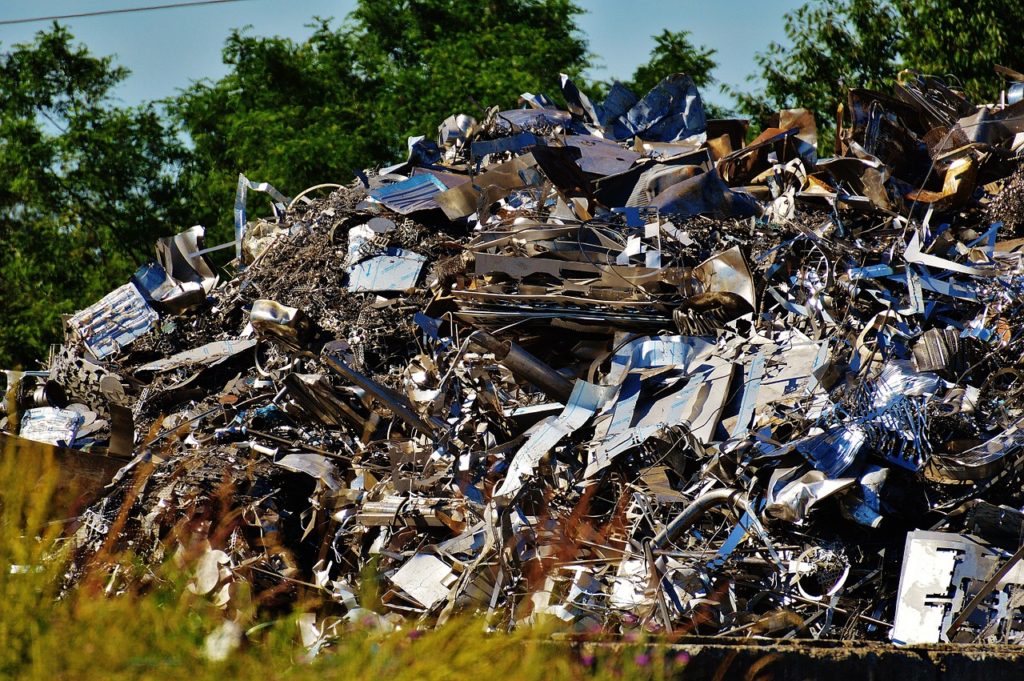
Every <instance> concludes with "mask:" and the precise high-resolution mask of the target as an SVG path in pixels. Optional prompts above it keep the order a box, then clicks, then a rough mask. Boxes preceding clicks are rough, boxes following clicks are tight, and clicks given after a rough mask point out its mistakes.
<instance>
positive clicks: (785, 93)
mask: <svg viewBox="0 0 1024 681" xmlns="http://www.w3.org/2000/svg"><path fill="white" fill-rule="evenodd" d="M785 31H786V37H787V43H788V44H780V43H771V44H770V45H769V46H768V50H767V51H766V52H763V53H761V54H758V55H757V56H756V57H755V62H756V64H757V72H756V73H755V74H753V75H751V76H750V78H749V80H751V81H754V82H757V83H758V86H759V87H758V92H757V93H751V92H741V91H737V90H732V91H731V92H732V94H733V95H734V96H735V97H736V99H737V101H738V102H739V105H740V108H741V109H742V110H744V111H745V112H747V113H748V114H751V115H753V116H755V117H757V118H763V117H764V116H765V115H767V114H769V113H771V112H774V111H776V110H778V109H780V108H788V107H795V106H803V107H807V108H809V109H811V110H812V111H814V112H815V116H816V118H817V122H818V127H819V130H823V131H825V132H826V133H827V132H828V131H830V130H831V129H833V128H834V123H835V117H836V108H837V105H838V104H839V103H840V102H842V101H843V100H844V98H845V91H846V88H847V87H867V88H873V89H881V90H888V89H889V88H891V86H892V84H893V82H894V81H895V80H896V78H897V76H898V74H899V72H900V70H902V69H904V68H907V69H912V70H914V71H918V72H920V73H925V74H930V75H936V76H940V77H943V78H945V79H946V80H947V82H948V83H949V84H950V85H953V86H954V87H961V88H962V89H963V90H964V92H965V94H966V95H967V97H968V98H970V99H972V100H974V101H976V102H986V101H994V100H995V99H996V98H997V96H998V93H999V89H1000V87H1001V82H1000V79H999V77H998V76H997V75H996V74H995V73H994V71H993V69H992V67H993V66H994V65H995V64H1003V65H1005V66H1010V67H1015V66H1016V65H1020V66H1024V42H1022V41H1021V40H1020V35H1021V32H1022V31H1024V14H1022V13H1021V11H1020V2H1019V0H977V1H976V2H972V3H962V2H955V1H954V0H811V2H808V3H806V4H804V5H803V6H801V7H799V8H798V9H796V10H794V11H793V12H790V13H788V14H786V18H785ZM825 138H826V139H827V138H828V136H827V135H826V136H825Z"/></svg>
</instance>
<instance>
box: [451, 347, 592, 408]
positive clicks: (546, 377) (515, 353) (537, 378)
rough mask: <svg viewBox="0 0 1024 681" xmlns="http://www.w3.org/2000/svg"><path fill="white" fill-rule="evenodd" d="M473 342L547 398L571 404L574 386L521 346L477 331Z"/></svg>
mask: <svg viewBox="0 0 1024 681" xmlns="http://www.w3.org/2000/svg"><path fill="white" fill-rule="evenodd" d="M469 339H470V341H472V342H473V343H476V344H477V345H479V346H480V347H482V348H484V349H485V350H487V351H488V352H493V353H494V357H495V359H497V360H498V362H500V363H501V364H503V365H504V366H506V367H508V370H509V371H511V372H512V373H513V374H514V375H515V377H516V378H519V379H522V380H524V381H526V382H527V383H530V384H532V385H535V386H537V387H538V388H540V390H541V391H542V392H543V393H544V394H545V395H547V396H548V397H550V398H552V399H555V400H558V401H559V402H561V403H562V404H568V403H569V396H570V395H571V394H572V386H573V382H572V381H570V380H569V379H567V378H566V377H565V376H563V375H562V374H560V373H558V372H557V371H555V370H554V369H552V368H551V367H550V366H548V365H547V364H545V363H544V362H542V361H540V360H539V359H537V358H536V357H534V356H533V355H531V354H530V353H529V352H527V351H526V350H524V349H523V348H522V347H520V346H519V345H517V344H515V343H513V342H511V341H503V340H501V339H499V338H496V337H495V336H492V335H491V334H489V333H487V332H486V331H474V332H473V334H472V335H471V336H470V337H469Z"/></svg>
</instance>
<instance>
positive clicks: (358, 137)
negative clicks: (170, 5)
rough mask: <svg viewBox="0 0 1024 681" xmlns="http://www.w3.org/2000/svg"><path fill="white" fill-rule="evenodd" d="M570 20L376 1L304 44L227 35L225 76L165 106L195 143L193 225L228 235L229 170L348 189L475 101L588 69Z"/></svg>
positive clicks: (505, 4)
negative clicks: (358, 174)
mask: <svg viewBox="0 0 1024 681" xmlns="http://www.w3.org/2000/svg"><path fill="white" fill-rule="evenodd" d="M579 12H580V10H579V9H578V8H577V7H576V6H575V5H574V4H573V3H571V2H568V1H567V0H502V1H500V2H498V1H493V2H487V3H463V2H455V1H453V0H419V1H414V2H411V1H408V0H375V1H373V2H361V3H359V5H358V6H357V8H356V9H355V11H354V12H353V13H352V14H351V15H350V16H349V18H348V19H347V21H346V22H345V23H344V24H343V25H342V26H341V28H340V29H335V28H332V25H331V22H329V21H320V22H319V23H318V24H317V25H316V27H315V29H314V30H313V33H312V35H311V36H310V37H309V38H308V39H307V40H305V41H303V42H295V41H292V40H288V39H286V38H278V37H253V36H248V35H245V34H243V33H241V32H238V31H235V32H234V33H232V34H231V36H230V37H229V38H228V40H227V46H226V47H225V49H224V61H225V63H226V64H227V65H228V66H229V67H230V72H229V73H228V74H227V75H226V76H225V77H224V78H222V79H220V80H218V81H216V82H201V83H197V84H195V85H194V86H192V87H191V88H189V89H188V90H187V91H185V92H184V93H183V94H182V95H181V96H180V97H179V98H178V100H177V102H176V103H175V105H174V107H173V113H174V116H175V118H176V120H177V121H178V123H179V124H180V125H181V126H182V128H183V129H184V131H185V132H186V133H187V134H188V136H189V138H190V139H191V140H192V142H193V144H194V149H193V154H192V159H191V160H190V163H189V165H188V166H187V168H186V171H185V173H184V181H183V184H184V185H185V186H186V188H187V191H186V193H187V195H188V196H189V197H190V199H191V201H192V205H193V207H194V210H195V214H196V216H197V219H199V220H200V221H204V224H206V225H207V226H213V225H217V226H219V230H217V231H215V232H214V234H215V235H220V236H222V237H226V236H227V231H226V226H227V225H229V224H230V219H231V218H230V215H231V206H232V204H231V201H230V197H231V195H232V194H233V192H234V187H235V179H236V177H237V173H238V172H242V173H245V174H246V175H247V176H249V177H251V178H253V179H258V180H261V181H267V182H270V183H272V184H274V185H275V186H276V187H278V188H279V189H281V190H282V191H284V192H292V193H297V192H299V191H301V190H303V189H305V188H306V187H309V186H312V185H314V184H318V183H321V182H347V181H349V179H350V178H351V177H352V175H353V172H354V171H356V170H359V169H361V168H364V167H368V166H373V165H375V164H382V163H390V162H394V161H396V160H400V157H404V153H405V142H406V138H407V137H409V136H414V135H426V136H427V137H428V138H433V137H434V136H435V135H436V132H437V125H438V124H439V123H440V122H441V121H442V120H444V118H446V117H447V116H449V115H450V114H452V113H455V112H459V111H465V110H466V109H467V107H472V106H473V105H472V103H473V102H475V103H476V106H475V109H474V110H470V111H466V112H467V113H471V114H477V115H480V114H482V113H483V111H484V109H485V108H486V107H487V106H491V105H494V104H497V105H502V106H505V107H513V106H515V103H516V98H517V97H518V95H519V94H520V93H522V92H524V91H527V90H532V91H534V92H537V91H541V90H548V91H550V90H552V89H553V88H555V87H557V84H558V74H559V72H560V71H568V72H570V73H578V72H579V71H580V70H581V69H582V68H583V67H585V66H586V64H587V61H586V57H587V52H586V42H585V41H584V39H583V38H582V36H581V35H580V34H579V32H578V31H577V30H576V25H575V23H574V17H575V16H576V15H577V14H579ZM527 45H528V46H529V48H530V49H528V50H524V49H522V47H523V46H527Z"/></svg>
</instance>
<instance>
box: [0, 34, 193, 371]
mask: <svg viewBox="0 0 1024 681" xmlns="http://www.w3.org/2000/svg"><path fill="white" fill-rule="evenodd" d="M126 74H127V72H126V71H125V70H124V69H122V68H119V67H115V66H113V64H112V63H111V61H110V60H109V59H107V58H96V57H93V56H91V55H89V53H88V52H87V51H86V50H85V49H84V48H82V47H80V46H75V45H74V44H73V43H72V38H71V35H70V34H69V33H68V32H67V30H66V29H63V28H60V27H57V26H55V27H54V28H53V29H52V30H50V31H47V32H43V33H40V34H39V36H38V38H37V40H36V41H35V42H34V43H33V44H30V45H19V46H16V47H15V49H14V50H13V51H11V52H9V53H7V54H5V55H3V56H0V254H2V255H0V291H2V293H0V297H2V301H3V303H2V305H0V308H2V310H3V311H2V313H0V359H2V360H4V361H2V362H0V365H3V366H11V365H19V364H20V365H25V366H29V365H30V363H31V361H32V360H33V359H34V358H39V357H43V356H45V350H46V347H47V344H48V343H49V342H51V341H52V340H53V339H54V337H55V335H56V332H57V330H58V329H59V316H60V314H62V313H67V312H72V311H74V310H75V309H77V308H79V307H80V306H82V305H83V304H85V303H88V302H92V301H94V300H95V299H96V298H98V297H100V296H101V295H102V294H103V293H106V292H107V291H108V290H109V289H110V288H111V282H115V281H118V280H123V279H124V278H125V277H126V276H127V275H128V274H130V272H131V271H132V270H133V269H134V267H135V266H136V265H137V264H138V262H139V261H140V260H142V259H144V258H145V257H146V255H148V253H149V252H151V249H152V243H153V240H154V239H155V238H156V237H157V236H160V235H161V234H164V233H165V232H166V231H167V230H168V226H167V225H165V224H163V223H164V220H165V219H166V218H167V217H168V215H169V214H170V213H172V212H174V210H175V209H176V207H177V206H178V199H177V194H176V191H175V168H176V167H177V164H178V163H179V162H180V160H181V158H182V151H183V150H182V148H181V146H180V143H179V141H178V140H177V139H176V138H175V137H174V136H173V135H172V134H170V133H169V132H168V129H167V127H166V126H165V125H164V124H163V122H162V120H161V117H160V115H159V113H158V111H157V110H156V109H155V108H154V107H153V106H144V107H138V108H119V107H115V106H113V105H112V103H111V91H112V89H113V88H114V87H115V86H116V85H117V83H119V82H120V81H121V80H122V79H123V78H124V77H125V76H126Z"/></svg>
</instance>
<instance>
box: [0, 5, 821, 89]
mask: <svg viewBox="0 0 1024 681" xmlns="http://www.w3.org/2000/svg"><path fill="white" fill-rule="evenodd" d="M164 2H168V0H161V1H160V2H156V1H154V0H0V19H18V18H27V17H37V16H43V15H55V14H67V13H75V12H86V11H92V10H102V9H118V8H126V7H139V6H143V5H152V4H163V3H164ZM578 4H579V5H580V6H582V7H583V8H584V9H585V10H586V11H587V13H586V14H585V15H584V16H583V17H582V18H581V19H580V22H579V23H580V28H581V29H582V30H583V32H584V33H585V34H586V36H587V39H588V40H589V43H590V50H591V52H593V53H594V54H596V55H597V56H598V57H599V61H600V65H599V66H598V67H597V68H595V69H593V70H592V72H591V73H590V74H589V75H591V76H593V77H598V78H613V77H627V76H629V75H630V74H631V73H632V72H633V69H634V68H635V67H636V66H637V64H640V63H642V62H644V61H646V60H647V58H648V55H649V54H650V51H651V48H652V46H653V41H652V40H651V36H652V35H655V34H657V33H660V32H661V30H662V29H663V28H668V29H671V30H679V29H687V30H690V31H691V32H692V34H693V41H694V42H695V43H697V44H703V45H706V46H708V47H712V48H715V49H717V50H718V53H717V54H716V55H715V58H716V60H717V61H718V63H719V67H718V69H717V70H716V72H715V74H714V75H715V77H716V78H717V79H718V80H719V81H721V82H723V83H728V84H732V85H740V86H746V85H747V84H746V81H745V78H746V77H747V75H749V74H750V73H751V72H752V71H753V70H754V69H753V67H754V62H753V57H754V54H756V53H757V52H760V51H763V50H764V49H765V48H766V47H767V46H768V43H769V42H771V41H776V42H784V40H785V33H784V31H783V19H782V17H783V14H785V13H786V12H787V11H789V10H791V9H793V8H795V7H797V6H798V5H800V4H802V2H801V0H734V1H731V2H730V1H728V0H726V1H721V2H708V1H707V0H703V1H699V2H698V1H695V0H661V1H656V0H630V1H629V2H623V1H622V0H578ZM354 5H355V0H250V1H248V2H239V3H235V4H225V5H208V6H201V7H192V8H184V9H171V10H162V11H154V12H143V13H137V14H120V15H107V16H100V17H89V18H80V19H73V20H68V21H65V22H64V23H66V24H67V25H68V26H69V27H70V28H71V31H72V33H74V35H75V36H76V38H78V39H79V40H80V41H82V42H84V43H85V44H86V45H88V46H89V48H90V50H92V51H93V52H94V53H96V54H104V55H107V54H113V55H116V57H117V61H118V62H119V63H120V64H122V65H124V66H127V67H128V68H129V69H131V71H132V75H131V77H130V78H129V79H128V80H127V81H126V82H125V83H124V84H123V85H122V86H121V88H120V90H119V91H118V93H117V94H118V96H119V97H120V98H121V99H122V100H123V101H124V102H125V103H128V104H136V103H139V102H142V101H145V100H149V99H159V98H162V97H166V96H169V95H172V94H174V93H175V92H176V90H177V89H179V88H183V87H186V86H187V85H188V84H189V83H190V82H192V81H194V80H198V79H201V78H217V77H219V76H221V75H223V74H224V72H225V68H224V66H223V64H222V63H221V58H220V53H221V48H222V47H223V44H224V39H225V37H226V36H227V34H228V32H229V31H230V30H231V29H232V28H238V27H243V26H251V29H250V31H251V32H252V33H253V34H255V35H282V36H287V37H290V38H293V39H296V40H301V39H303V38H304V37H306V36H307V35H308V34H309V32H310V31H309V28H308V27H307V25H308V24H309V22H310V21H311V19H312V18H313V17H317V16H319V17H334V18H336V19H338V20H339V21H340V19H342V18H343V17H344V16H345V15H346V14H348V12H349V11H350V10H351V9H352V7H353V6H354ZM45 26H46V24H17V25H10V26H0V45H2V47H0V49H5V48H7V47H9V46H10V45H12V44H14V43H19V42H25V41H29V40H31V39H32V36H33V35H34V34H35V32H36V31H38V30H40V29H41V28H44V27H45ZM556 88H557V83H552V85H551V90H552V91H554V90H555V89H556ZM705 96H706V97H707V98H708V99H709V100H711V101H717V102H721V103H727V100H726V98H725V97H724V96H723V95H721V94H720V93H717V92H707V93H705Z"/></svg>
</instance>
